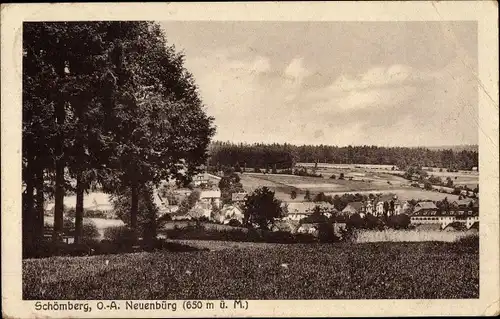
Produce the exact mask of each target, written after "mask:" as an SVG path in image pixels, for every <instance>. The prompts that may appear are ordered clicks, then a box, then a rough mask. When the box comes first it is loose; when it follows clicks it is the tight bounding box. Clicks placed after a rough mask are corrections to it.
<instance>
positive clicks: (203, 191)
mask: <svg viewBox="0 0 500 319" xmlns="http://www.w3.org/2000/svg"><path fill="white" fill-rule="evenodd" d="M219 180H220V177H219V176H216V175H212V174H209V173H203V174H198V175H196V176H195V177H194V178H193V185H194V188H195V190H197V191H199V195H200V196H199V199H198V201H197V202H196V204H195V206H194V207H193V208H191V209H190V210H188V211H182V210H179V208H180V206H179V203H180V201H181V200H176V201H175V202H174V203H172V202H170V201H169V200H168V198H165V197H162V196H161V195H160V193H159V192H155V195H154V196H155V204H156V205H157V206H158V207H159V214H160V216H163V215H165V214H168V215H169V216H170V218H171V219H172V220H192V219H199V218H206V219H209V220H213V221H216V222H219V223H224V224H227V223H229V222H230V221H231V220H233V219H234V220H237V221H239V222H242V221H243V210H242V209H241V204H242V203H243V202H244V201H245V199H246V196H247V193H246V192H241V193H233V194H232V198H231V199H232V200H231V204H226V205H222V201H221V191H220V189H218V188H217V186H216V185H217V184H218V181H219ZM191 192H193V190H190V189H176V190H175V194H176V197H177V198H180V199H182V198H186V197H187V196H189V194H190V193H191Z"/></svg>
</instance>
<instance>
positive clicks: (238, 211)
mask: <svg viewBox="0 0 500 319" xmlns="http://www.w3.org/2000/svg"><path fill="white" fill-rule="evenodd" d="M221 213H222V214H224V215H226V214H227V213H232V214H241V215H243V211H242V210H241V209H240V208H239V207H238V206H234V205H225V206H224V207H223V208H222V209H221Z"/></svg>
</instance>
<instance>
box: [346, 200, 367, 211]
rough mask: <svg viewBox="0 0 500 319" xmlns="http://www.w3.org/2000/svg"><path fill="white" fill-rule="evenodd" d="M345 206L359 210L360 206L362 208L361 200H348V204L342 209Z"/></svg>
mask: <svg viewBox="0 0 500 319" xmlns="http://www.w3.org/2000/svg"><path fill="white" fill-rule="evenodd" d="M347 207H352V208H354V209H355V210H361V208H363V202H350V203H349V204H347V206H346V207H345V208H344V210H345V209H346V208H347Z"/></svg>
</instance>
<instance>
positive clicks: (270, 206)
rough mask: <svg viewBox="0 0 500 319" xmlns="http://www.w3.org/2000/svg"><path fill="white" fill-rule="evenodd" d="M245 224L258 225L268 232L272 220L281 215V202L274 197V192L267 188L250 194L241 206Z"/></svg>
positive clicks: (258, 189)
mask: <svg viewBox="0 0 500 319" xmlns="http://www.w3.org/2000/svg"><path fill="white" fill-rule="evenodd" d="M243 210H244V218H245V224H250V225H254V224H255V225H258V226H259V228H260V229H264V230H268V229H269V226H270V225H272V224H273V222H274V220H275V219H277V218H280V217H281V216H282V214H283V211H282V209H281V202H280V201H279V200H278V199H276V198H275V197H274V192H273V191H271V190H269V189H268V188H267V187H261V188H257V189H256V190H255V191H254V192H253V193H252V194H250V195H249V196H248V197H247V198H246V201H245V204H244V206H243Z"/></svg>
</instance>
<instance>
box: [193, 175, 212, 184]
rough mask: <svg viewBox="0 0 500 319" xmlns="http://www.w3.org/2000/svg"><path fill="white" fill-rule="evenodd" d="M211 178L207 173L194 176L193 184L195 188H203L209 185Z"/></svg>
mask: <svg viewBox="0 0 500 319" xmlns="http://www.w3.org/2000/svg"><path fill="white" fill-rule="evenodd" d="M209 180H210V178H209V176H208V174H207V173H202V174H197V175H195V176H193V184H194V186H201V185H204V184H208V182H209Z"/></svg>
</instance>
